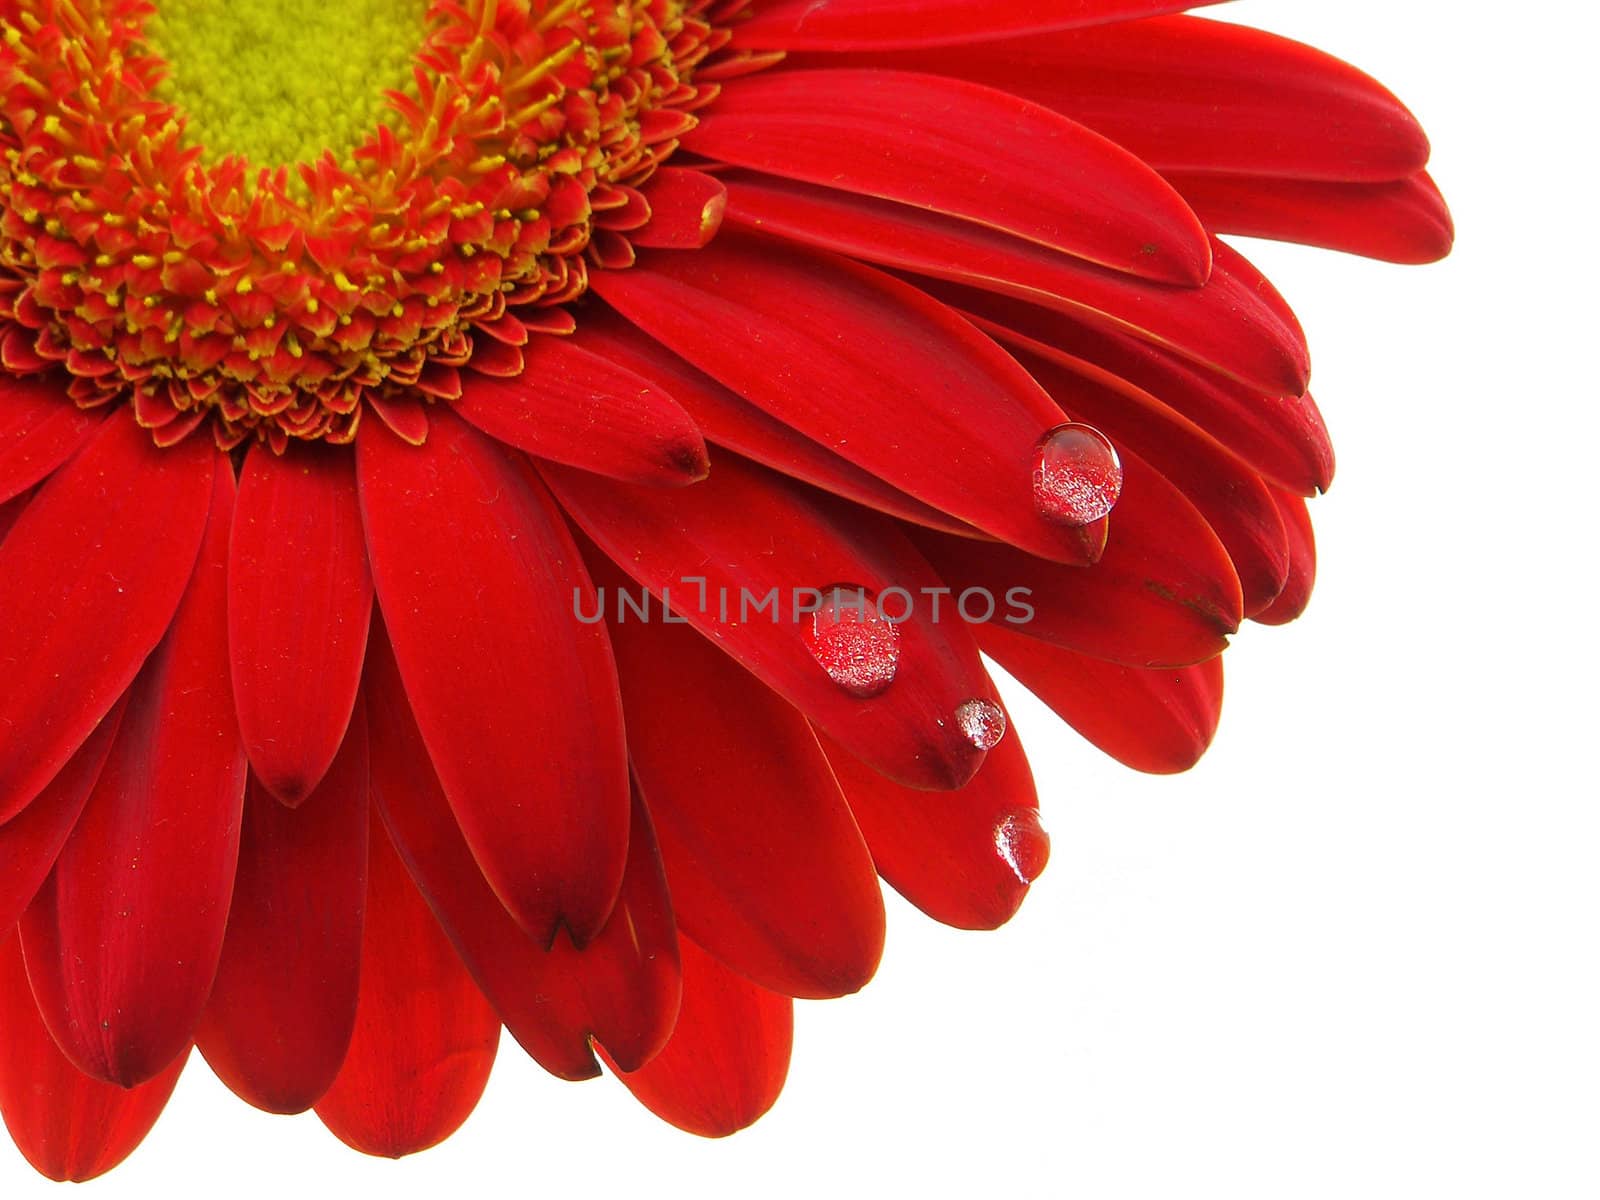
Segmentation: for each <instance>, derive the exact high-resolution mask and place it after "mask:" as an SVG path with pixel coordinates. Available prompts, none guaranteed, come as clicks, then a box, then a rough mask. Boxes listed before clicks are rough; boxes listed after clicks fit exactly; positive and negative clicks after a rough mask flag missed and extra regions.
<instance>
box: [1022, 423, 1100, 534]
mask: <svg viewBox="0 0 1600 1200" xmlns="http://www.w3.org/2000/svg"><path fill="white" fill-rule="evenodd" d="M1121 495H1122V459H1121V458H1119V457H1118V456H1117V448H1116V447H1115V446H1113V445H1112V444H1111V439H1109V438H1108V437H1106V435H1105V434H1103V433H1101V432H1100V431H1099V430H1098V429H1096V428H1095V427H1094V426H1093V425H1081V424H1077V423H1073V424H1068V425H1059V426H1057V427H1056V428H1055V429H1052V430H1051V431H1050V432H1049V433H1047V434H1045V436H1044V440H1043V441H1041V442H1040V443H1039V457H1038V460H1037V461H1036V462H1035V464H1034V468H1033V502H1034V504H1035V505H1036V506H1037V507H1038V509H1039V512H1040V513H1041V514H1043V515H1044V516H1045V517H1047V518H1048V519H1049V520H1051V521H1055V522H1057V523H1058V524H1061V525H1069V526H1073V527H1079V526H1083V525H1092V524H1093V523H1094V522H1096V521H1098V520H1100V519H1101V518H1102V517H1105V516H1108V515H1109V514H1110V512H1111V510H1112V509H1113V508H1115V507H1116V503H1117V499H1118V498H1119V497H1120V496H1121Z"/></svg>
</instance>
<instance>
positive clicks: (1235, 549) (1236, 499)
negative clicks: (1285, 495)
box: [1019, 347, 1289, 617]
mask: <svg viewBox="0 0 1600 1200" xmlns="http://www.w3.org/2000/svg"><path fill="white" fill-rule="evenodd" d="M1041 349H1042V347H1041ZM1019 361H1020V362H1021V363H1022V364H1023V365H1024V366H1025V367H1027V368H1028V370H1029V372H1030V373H1031V374H1032V375H1033V377H1034V378H1035V379H1037V380H1038V381H1039V382H1040V383H1041V384H1043V385H1044V387H1045V388H1046V390H1048V391H1049V393H1050V395H1051V397H1052V398H1053V399H1054V400H1055V402H1056V403H1057V404H1059V405H1061V407H1062V409H1063V411H1065V412H1067V413H1068V414H1069V415H1071V417H1072V418H1073V420H1075V421H1087V422H1088V423H1089V424H1091V425H1093V426H1094V427H1095V428H1097V429H1099V430H1100V431H1101V432H1102V433H1104V434H1105V435H1106V436H1107V437H1109V438H1111V439H1112V441H1114V442H1115V443H1116V444H1117V447H1118V449H1120V450H1127V451H1132V452H1133V453H1134V454H1136V455H1138V456H1139V457H1140V458H1142V459H1144V460H1145V462H1146V463H1148V464H1149V465H1150V466H1151V467H1153V468H1154V469H1155V470H1157V471H1159V472H1161V474H1162V475H1163V476H1164V477H1165V478H1166V479H1167V481H1168V482H1170V483H1172V484H1173V485H1174V486H1176V487H1177V488H1178V490H1179V491H1181V492H1182V493H1183V494H1184V496H1185V497H1187V498H1188V500H1189V502H1190V503H1191V504H1193V505H1194V506H1195V507H1196V508H1197V509H1198V510H1199V511H1200V515H1201V516H1202V517H1204V518H1205V520H1206V523H1207V524H1208V525H1210V526H1211V529H1212V531H1213V532H1214V533H1215V534H1216V535H1217V537H1218V539H1219V540H1220V541H1221V542H1222V545H1223V547H1224V548H1225V549H1226V550H1227V552H1228V557H1229V558H1230V559H1231V560H1232V561H1233V568H1234V571H1235V572H1236V573H1237V575H1238V578H1239V583H1240V585H1241V587H1242V588H1243V593H1244V614H1245V616H1247V617H1248V616H1253V615H1254V614H1255V613H1258V612H1260V611H1261V610H1262V609H1264V608H1266V607H1267V605H1269V604H1271V603H1272V601H1273V600H1275V599H1276V598H1277V596H1278V593H1279V592H1281V591H1282V590H1283V586H1284V582H1285V580H1287V579H1288V577H1289V541H1288V535H1287V534H1286V533H1285V532H1284V528H1283V518H1281V517H1280V516H1279V515H1278V506H1277V504H1276V503H1274V501H1273V499H1272V495H1271V493H1270V492H1269V490H1268V488H1267V485H1266V484H1264V483H1263V482H1262V481H1261V478H1260V476H1258V475H1256V474H1255V473H1254V472H1253V471H1251V470H1250V468H1249V467H1247V466H1246V465H1245V464H1244V463H1243V462H1241V461H1240V460H1239V459H1238V458H1237V457H1235V456H1234V455H1232V454H1230V453H1229V452H1228V451H1227V450H1226V449H1224V448H1223V447H1222V446H1220V445H1218V444H1217V442H1216V441H1215V440H1213V439H1212V438H1211V437H1210V436H1208V435H1207V434H1206V432H1205V431H1204V430H1203V429H1200V428H1199V427H1198V426H1196V425H1194V424H1193V423H1191V422H1189V421H1187V420H1185V419H1184V418H1183V417H1181V416H1179V415H1178V414H1177V413H1175V412H1173V411H1172V410H1171V409H1169V408H1167V407H1166V406H1165V405H1163V404H1162V403H1161V402H1160V401H1158V400H1156V399H1155V398H1154V397H1152V396H1149V395H1146V394H1144V393H1140V392H1138V391H1137V390H1136V389H1132V388H1128V387H1126V386H1124V387H1122V388H1120V389H1119V388H1117V387H1116V386H1114V385H1115V384H1116V383H1117V382H1118V381H1117V380H1115V379H1114V378H1113V377H1111V376H1108V375H1106V374H1104V373H1103V372H1100V371H1098V370H1097V369H1096V368H1095V367H1094V366H1093V365H1092V364H1089V363H1079V364H1077V366H1076V368H1075V370H1074V371H1068V370H1066V369H1064V368H1063V367H1061V366H1060V365H1058V364H1057V363H1054V362H1049V361H1046V360H1045V359H1043V358H1041V357H1037V356H1035V355H1031V354H1030V355H1024V356H1020V357H1019ZM1107 548H1108V549H1109V545H1108V547H1107ZM1101 561H1102V562H1104V561H1105V560H1104V559H1103V558H1102V559H1101Z"/></svg>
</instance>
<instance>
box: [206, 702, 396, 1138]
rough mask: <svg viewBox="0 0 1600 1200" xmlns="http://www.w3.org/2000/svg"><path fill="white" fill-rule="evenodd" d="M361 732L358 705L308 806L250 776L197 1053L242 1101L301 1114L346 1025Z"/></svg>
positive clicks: (360, 871) (321, 1088)
mask: <svg viewBox="0 0 1600 1200" xmlns="http://www.w3.org/2000/svg"><path fill="white" fill-rule="evenodd" d="M367 831H368V817H367V729H366V718H365V716H364V715H363V714H362V713H360V712H357V714H356V715H355V717H354V718H353V719H352V721H351V724H350V733H349V736H348V737H346V738H345V744H344V748H343V749H342V750H341V751H340V752H339V755H338V757H337V758H335V759H334V761H333V767H332V769H331V770H330V771H329V772H328V773H327V777H326V778H325V779H324V780H323V781H322V783H321V784H320V785H318V787H317V790H316V792H315V793H314V794H313V795H312V796H311V798H310V803H308V804H306V805H305V806H304V807H303V808H301V809H298V810H295V809H287V808H285V807H284V806H283V805H281V804H279V803H278V802H277V801H276V800H274V799H273V797H272V796H271V795H270V794H269V793H268V792H267V790H266V789H265V788H264V787H263V786H262V785H261V783H260V782H259V781H255V780H253V781H252V784H251V787H250V791H249V795H248V797H247V798H246V801H245V809H244V833H243V836H242V838H241V840H240V847H239V876H238V881H237V883H236V884H235V886H234V890H233V909H232V911H231V912H230V913H229V916H228V934H227V938H226V940H225V941H224V942H223V945H222V962H221V965H220V966H219V967H218V968H217V979H216V984H215V986H213V988H212V989H211V1002H210V1004H209V1005H208V1006H207V1008H206V1013H205V1019H204V1020H203V1022H202V1023H201V1026H200V1037H199V1042H200V1049H201V1052H202V1053H204V1054H205V1056H206V1061H207V1062H208V1063H210V1064H211V1069H212V1070H213V1071H215V1072H216V1073H217V1075H218V1076H220V1077H221V1079H222V1081H223V1082H224V1083H226V1084H227V1085H228V1087H229V1088H231V1089H232V1090H233V1092H234V1093H235V1094H236V1095H238V1096H240V1097H241V1098H243V1099H244V1100H245V1101H246V1102H248V1103H250V1104H253V1105H255V1106H256V1107H257V1108H260V1109H264V1110H265V1111H267V1112H273V1113H297V1112H304V1111H305V1110H306V1109H308V1108H310V1107H311V1106H312V1105H313V1104H315V1103H316V1102H317V1101H318V1100H319V1099H320V1098H321V1097H322V1095H323V1093H325V1092H326V1091H327V1090H328V1088H329V1087H330V1086H331V1085H332V1083H333V1080H334V1076H335V1075H337V1074H338V1072H339V1065H340V1064H341V1063H342V1062H343V1061H344V1055H345V1050H346V1049H347V1048H348V1047H349V1045H350V1035H351V1030H352V1029H353V1028H354V1027H355V1018H356V989H357V985H358V983H359V981H360V971H361V925H362V916H363V913H364V910H365V907H366V900H367Z"/></svg>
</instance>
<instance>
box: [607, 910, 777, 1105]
mask: <svg viewBox="0 0 1600 1200" xmlns="http://www.w3.org/2000/svg"><path fill="white" fill-rule="evenodd" d="M680 953H681V955H682V959H683V1011H682V1012H681V1013H679V1015H678V1025H677V1028H676V1029H674V1030H673V1033H672V1037H671V1039H670V1040H669V1041H668V1042H667V1045H666V1049H664V1050H662V1051H661V1053H660V1054H658V1055H656V1056H655V1057H654V1058H653V1059H651V1060H650V1061H649V1062H648V1063H646V1064H645V1065H644V1066H643V1067H641V1068H640V1069H639V1070H637V1071H622V1070H620V1069H618V1067H617V1064H615V1063H611V1062H609V1061H608V1064H607V1065H609V1066H610V1067H611V1068H612V1070H614V1071H616V1072H617V1076H618V1078H619V1079H621V1080H622V1082H623V1084H624V1085H625V1086H626V1087H627V1089H628V1090H629V1091H630V1092H632V1093H633V1095H634V1098H635V1099H637V1100H638V1101H639V1102H640V1103H641V1104H643V1105H644V1106H645V1107H646V1108H648V1109H649V1110H650V1111H651V1112H653V1113H655V1114H656V1116H658V1117H660V1118H661V1119H662V1120H664V1121H669V1122H671V1123H672V1124H673V1125H676V1126H677V1127H678V1128H679V1129H683V1130H687V1131H688V1132H689V1133H696V1134H699V1135H700V1136H701V1137H726V1136H727V1135H728V1134H730V1133H737V1132H738V1131H739V1130H741V1129H744V1128H746V1127H747V1126H750V1125H753V1124H754V1123H755V1122H756V1121H757V1120H758V1119H759V1118H760V1117H762V1116H763V1115H764V1114H765V1113H766V1112H767V1110H768V1109H770V1108H771V1107H772V1106H773V1104H775V1103H776V1102H777V1099H778V1093H780V1092H781V1091H783V1083H784V1080H785V1079H786V1078H788V1075H789V1053H790V1051H791V1049H792V1048H793V1046H794V1002H793V1001H792V1000H790V999H789V997H787V996H780V995H778V994H777V993H775V992H769V991H766V990H765V989H763V988H759V987H757V986H756V985H755V984H753V983H751V982H750V981H749V980H747V979H745V978H743V977H742V976H739V975H735V974H734V973H733V972H732V971H730V970H728V968H726V967H724V966H723V965H722V964H721V963H719V962H718V961H717V960H716V959H714V958H712V957H711V955H709V954H707V953H706V952H705V951H704V950H702V949H700V948H699V947H698V946H696V945H695V944H694V943H693V942H691V941H690V940H689V939H688V938H683V939H681V941H680Z"/></svg>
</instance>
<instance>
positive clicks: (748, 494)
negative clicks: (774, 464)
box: [544, 454, 993, 788]
mask: <svg viewBox="0 0 1600 1200" xmlns="http://www.w3.org/2000/svg"><path fill="white" fill-rule="evenodd" d="M544 472H545V477H546V478H547V479H548V480H549V481H550V485H551V487H552V489H554V491H555V492H556V494H557V495H558V496H559V497H560V498H561V502H562V504H563V506H565V508H566V509H567V511H568V512H569V513H571V514H572V517H573V519H574V520H575V521H577V523H578V524H579V525H580V526H582V528H583V530H584V532H585V533H587V534H588V535H589V536H590V537H591V538H593V539H594V541H595V543H596V544H597V545H598V546H599V547H600V549H601V550H603V551H604V552H605V554H606V555H608V556H609V557H610V559H611V560H612V561H613V562H615V563H617V564H618V565H620V566H621V567H622V568H623V569H624V570H626V571H627V572H628V574H629V575H631V576H633V578H634V579H636V580H637V581H638V582H639V583H640V584H642V585H643V586H644V587H645V588H648V589H650V591H652V592H653V593H654V594H656V595H657V596H660V595H662V594H663V592H666V593H668V594H669V598H670V601H671V605H672V608H673V611H674V613H675V614H676V615H677V617H678V618H681V619H683V620H685V621H687V622H688V623H689V624H690V625H692V626H694V627H695V628H696V629H697V630H698V631H699V632H700V633H702V634H704V635H705V636H706V637H708V638H710V639H711V640H712V641H714V642H716V643H717V644H718V645H719V646H720V647H721V648H722V649H723V650H724V651H725V652H726V653H728V654H731V655H732V656H733V657H734V658H736V659H737V660H738V661H739V662H740V663H742V664H743V665H744V666H745V667H746V668H747V669H748V670H749V671H751V672H752V673H753V674H755V675H756V676H757V677H758V678H760V679H761V680H763V681H764V682H765V683H766V684H767V685H768V686H769V687H771V688H773V689H775V690H776V691H777V692H778V693H779V694H780V695H782V696H783V697H784V698H785V699H787V700H788V701H789V702H790V703H791V704H793V705H794V706H795V707H796V708H798V709H800V711H801V712H803V713H805V714H806V716H808V717H809V718H810V719H811V720H812V721H813V722H814V723H815V724H817V725H819V726H820V727H822V728H824V729H826V730H827V731H828V732H829V733H830V734H831V735H832V736H833V737H835V738H837V739H838V740H839V741H840V742H842V743H844V744H845V745H847V746H849V747H850V748H851V749H852V750H853V751H854V752H855V753H857V754H859V755H861V756H862V758H864V759H866V760H867V761H869V762H871V763H873V764H874V765H875V766H877V767H878V768H879V769H880V770H882V771H885V772H886V773H888V774H890V775H892V776H894V777H895V778H897V779H899V780H901V781H902V782H904V783H907V784H910V785H911V786H913V787H927V788H952V787H960V786H961V785H962V784H963V783H965V782H966V781H967V780H968V779H970V778H971V777H972V775H973V773H974V772H975V771H977V769H978V764H979V763H980V762H981V761H982V760H983V753H982V750H981V749H980V748H978V747H976V746H974V745H973V744H972V743H971V742H970V741H969V740H968V739H967V738H966V737H964V736H963V735H962V734H961V732H960V731H959V730H958V729H957V728H956V726H955V722H954V719H953V718H954V714H955V710H956V709H957V708H958V707H959V706H960V705H961V703H962V702H963V701H965V700H968V699H974V698H977V699H989V698H992V696H993V692H992V689H991V686H990V684H989V680H988V676H987V675H985V674H984V671H983V666H982V664H981V662H980V661H979V659H978V655H977V653H976V648H975V646H974V645H973V644H972V642H971V638H970V635H969V634H968V633H967V631H966V630H964V629H963V628H961V627H960V626H959V625H958V624H956V623H954V622H942V623H935V622H932V621H930V620H927V619H926V618H925V616H919V615H914V616H913V618H912V619H911V620H908V621H906V622H904V623H903V624H900V625H898V626H896V628H897V630H898V633H899V639H900V653H899V658H898V666H897V669H896V672H895V675H894V686H892V687H890V688H888V689H886V690H885V691H883V692H882V693H881V694H879V695H877V696H873V697H870V698H862V697H861V696H858V695H854V694H852V693H851V692H850V691H848V690H847V689H846V687H845V686H844V685H842V684H840V683H836V682H835V681H834V680H833V679H832V678H831V677H830V676H829V674H828V672H827V670H826V669H825V668H824V667H823V666H822V665H821V664H820V662H819V660H818V659H817V658H816V657H814V656H813V654H812V652H811V650H810V649H808V646H807V643H806V640H805V638H804V637H803V635H802V629H801V626H802V623H803V622H804V621H805V620H807V619H808V617H807V615H806V614H805V613H804V612H800V613H798V614H797V612H796V609H797V608H801V609H803V608H804V607H806V605H808V604H810V603H813V602H814V599H813V597H815V599H817V600H820V589H823V588H828V587H831V586H834V585H836V584H840V583H847V584H851V585H856V586H861V587H864V588H866V589H867V590H868V592H870V593H873V594H881V593H882V591H883V590H884V589H885V588H887V587H890V586H895V585H897V586H900V587H904V588H907V589H908V590H910V591H911V592H912V594H913V596H917V595H920V594H921V592H920V589H922V588H926V587H939V586H941V581H940V580H939V578H938V576H936V575H935V574H934V573H933V570H932V568H930V567H929V566H928V565H927V563H926V561H925V560H923V559H922V558H921V556H920V555H918V554H917V553H916V551H915V550H913V549H912V548H911V546H910V545H909V543H907V542H906V541H905V540H904V537H903V535H901V534H900V533H899V532H898V531H897V530H896V529H894V528H893V527H892V525H890V523H889V522H887V521H885V520H883V519H882V518H879V517H877V516H875V515H874V514H871V513H869V512H867V511H866V510H863V509H855V508H850V509H849V510H848V524H846V523H845V519H843V518H840V517H836V516H835V515H833V514H832V513H831V510H828V511H825V510H824V508H823V504H824V502H825V501H824V498H822V497H818V496H814V495H806V494H805V493H803V492H802V491H800V489H799V488H798V487H797V486H796V485H793V484H790V483H787V482H785V481H783V480H782V479H780V478H779V477H777V476H774V475H771V474H769V473H768V472H766V471H763V470H761V469H760V468H758V467H755V466H752V465H751V464H749V463H746V462H744V461H743V460H741V459H739V458H737V457H735V456H734V455H732V454H728V455H725V456H721V457H719V458H718V460H717V469H716V470H715V471H713V472H712V473H711V477H710V478H709V479H707V480H706V481H705V482H704V483H701V484H697V485H696V486H695V487H692V488H685V489H683V490H681V491H676V492H657V491H649V490H646V489H642V488H632V489H630V488H625V487H621V486H618V485H616V484H609V483H605V482H603V481H600V480H597V479H595V478H594V477H593V476H588V475H584V474H582V473H580V472H575V471H568V470H565V469H562V468H558V467H553V466H547V467H545V468H544ZM596 569H597V570H599V569H601V567H600V566H599V565H598V564H597V567H596ZM602 578H605V577H604V576H602ZM697 580H703V581H704V582H703V583H700V582H696V581H697ZM702 588H703V589H704V591H703V592H702V591H701V589H702ZM608 590H609V595H608V596H607V593H605V592H603V593H602V595H603V596H607V598H608V600H609V603H608V605H607V610H606V611H608V612H610V613H612V614H613V615H615V613H616V610H617V605H618V603H619V602H620V601H619V597H618V595H617V589H616V588H610V589H608ZM808 590H809V594H808ZM769 594H771V595H773V596H774V598H775V599H774V601H773V603H774V605H775V609H776V610H774V608H772V607H768V608H766V609H764V610H761V611H757V609H756V606H757V605H758V604H760V603H761V602H762V601H763V600H764V599H765V598H766V597H767V596H768V595H769ZM631 595H632V596H633V597H634V598H635V599H637V596H638V589H634V590H633V591H632V592H631ZM746 596H748V597H749V598H750V604H749V607H748V612H747V613H746V614H745V615H744V616H742V615H741V613H740V612H739V606H740V602H741V599H742V598H743V597H746ZM702 597H703V602H702ZM724 598H726V602H727V605H728V613H729V618H728V619H723V617H722V614H721V610H722V602H723V599H724ZM584 612H585V613H586V614H596V613H597V609H596V608H593V607H590V608H586V609H585V610H584ZM897 615H898V614H897ZM746 617H748V619H745V618H746Z"/></svg>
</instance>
